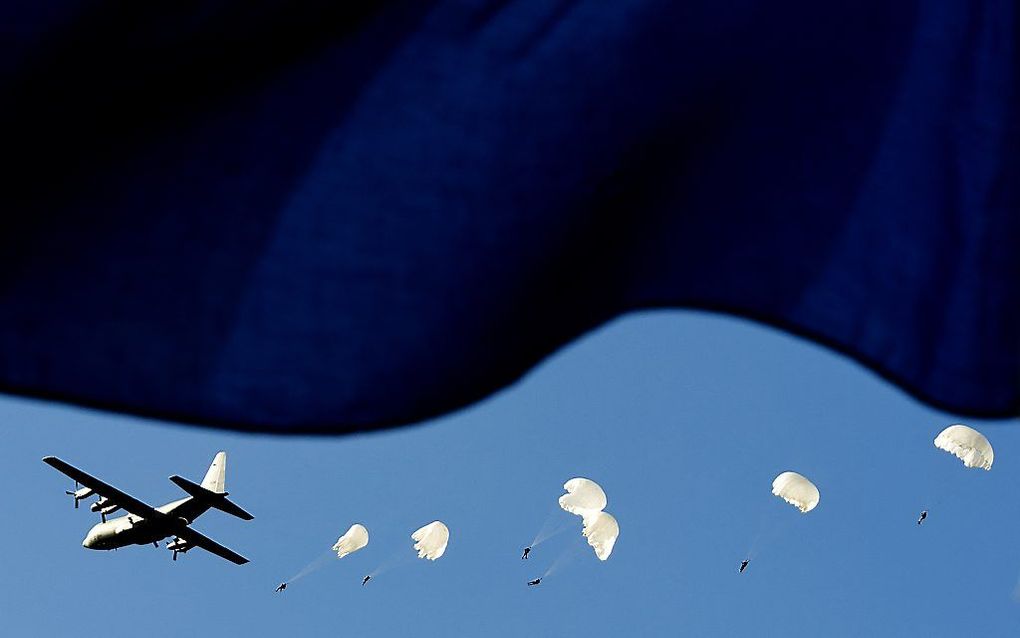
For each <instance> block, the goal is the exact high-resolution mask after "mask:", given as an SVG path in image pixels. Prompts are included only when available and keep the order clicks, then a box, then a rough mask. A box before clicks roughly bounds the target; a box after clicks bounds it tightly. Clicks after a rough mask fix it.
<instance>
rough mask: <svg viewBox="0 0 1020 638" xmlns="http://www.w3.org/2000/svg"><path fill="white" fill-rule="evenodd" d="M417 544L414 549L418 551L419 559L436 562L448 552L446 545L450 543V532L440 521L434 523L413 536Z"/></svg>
mask: <svg viewBox="0 0 1020 638" xmlns="http://www.w3.org/2000/svg"><path fill="white" fill-rule="evenodd" d="M411 538H412V539H414V540H415V541H416V542H415V544H414V548H415V549H416V550H418V558H426V559H428V560H436V559H437V558H439V557H440V556H442V555H443V553H444V552H445V551H446V545H447V543H449V542H450V530H449V528H448V527H446V525H444V524H443V523H442V522H440V521H432V522H431V523H429V524H428V525H426V526H425V527H422V528H420V529H418V530H417V531H415V533H414V534H411Z"/></svg>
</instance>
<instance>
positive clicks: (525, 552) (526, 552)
mask: <svg viewBox="0 0 1020 638" xmlns="http://www.w3.org/2000/svg"><path fill="white" fill-rule="evenodd" d="M530 553H531V548H530V547H525V548H524V555H523V556H521V560H528V554H530Z"/></svg>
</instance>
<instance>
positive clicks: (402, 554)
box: [366, 547, 416, 578]
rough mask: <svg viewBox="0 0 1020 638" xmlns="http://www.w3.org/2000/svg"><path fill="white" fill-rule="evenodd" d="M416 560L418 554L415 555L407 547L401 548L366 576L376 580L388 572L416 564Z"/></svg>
mask: <svg viewBox="0 0 1020 638" xmlns="http://www.w3.org/2000/svg"><path fill="white" fill-rule="evenodd" d="M415 558H416V554H415V553H414V550H412V549H409V548H406V547H401V548H400V549H398V550H395V551H394V552H393V553H392V554H390V555H389V557H388V558H387V559H386V560H384V561H383V562H381V563H379V565H378V567H376V568H375V569H373V570H372V571H370V572H369V573H368V574H366V575H367V576H371V577H372V578H375V577H376V576H378V575H380V574H384V573H386V572H388V571H391V570H394V569H397V568H398V567H404V566H406V565H409V564H411V563H412V562H414V559H415Z"/></svg>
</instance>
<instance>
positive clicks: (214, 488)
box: [43, 452, 254, 565]
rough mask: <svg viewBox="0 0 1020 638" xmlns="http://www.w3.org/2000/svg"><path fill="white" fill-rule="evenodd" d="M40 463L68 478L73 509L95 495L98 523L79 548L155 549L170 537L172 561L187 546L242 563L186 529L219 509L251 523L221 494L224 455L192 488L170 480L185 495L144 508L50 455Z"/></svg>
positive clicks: (180, 480) (248, 516)
mask: <svg viewBox="0 0 1020 638" xmlns="http://www.w3.org/2000/svg"><path fill="white" fill-rule="evenodd" d="M43 462H44V463H46V464H48V465H51V466H53V467H55V468H56V469H58V470H60V471H61V472H63V473H64V474H66V475H68V476H69V477H71V478H72V479H74V487H75V490H74V491H73V492H71V491H68V492H67V493H68V494H69V495H71V496H73V497H74V506H75V508H77V507H78V502H79V501H81V500H82V499H86V498H89V497H90V496H92V495H93V494H96V495H98V496H99V500H98V501H96V502H95V503H93V504H92V507H91V510H92V511H93V512H99V515H100V516H101V517H102V519H103V520H102V522H101V523H98V524H97V525H95V526H94V527H93V528H92V529H90V530H89V533H88V535H87V536H86V537H85V540H84V541H83V542H82V547H85V548H87V549H117V548H118V547H126V546H128V545H147V544H149V543H152V544H153V545H154V546H156V547H159V541H161V540H163V539H164V538H167V537H173V538H171V540H170V541H168V542H167V545H166V548H167V549H169V550H170V551H172V552H173V559H174V560H177V554H178V553H179V552H180V553H184V552H186V551H188V550H189V549H191V548H192V547H201V548H202V549H204V550H206V551H209V552H212V553H213V554H216V555H217V556H220V557H222V558H225V559H227V560H229V561H231V562H233V563H236V564H238V565H243V564H245V563H247V562H248V559H247V558H245V557H244V556H241V555H239V554H237V553H235V552H233V551H231V550H229V549H227V548H226V547H224V546H223V545H220V544H219V543H217V542H216V541H214V540H212V539H211V538H209V537H208V536H203V535H202V534H199V533H198V532H196V531H195V530H193V529H191V528H190V527H188V526H189V525H191V523H192V522H193V521H194V520H195V519H196V518H198V517H199V516H201V515H202V514H204V513H205V512H206V511H207V510H208V509H209V508H215V509H218V510H221V511H223V512H226V513H228V514H232V515H234V516H236V517H238V518H241V519H244V520H246V521H250V520H251V519H253V518H254V517H253V516H252V515H251V514H249V513H248V512H246V511H244V510H243V509H241V508H240V507H238V506H237V505H235V504H234V503H233V502H231V501H230V500H228V499H227V492H226V491H224V487H225V485H226V472H227V453H226V452H220V453H218V454H217V455H216V457H215V458H214V459H213V462H212V465H210V466H209V471H207V472H206V474H205V479H203V480H202V484H201V485H197V484H195V483H192V482H191V481H189V480H188V479H186V478H183V477H180V476H177V475H176V474H175V475H173V476H171V477H170V480H171V481H172V482H173V483H174V484H175V485H177V486H178V487H180V488H181V489H183V490H184V491H185V492H187V493H188V494H190V496H188V497H187V498H183V499H180V500H177V501H173V502H171V503H167V504H166V505H162V506H160V507H152V506H151V505H146V504H145V503H143V502H142V501H139V500H138V499H137V498H135V497H133V496H131V495H129V494H126V493H124V492H122V491H120V490H118V489H117V488H115V487H113V486H111V485H109V484H107V483H104V482H103V481H100V480H99V479H97V478H96V477H94V476H91V475H89V474H86V473H85V472H83V471H81V470H79V469H78V468H76V467H74V466H73V465H70V464H68V463H65V462H64V461H61V460H60V459H58V458H57V457H55V456H47V457H45V458H43ZM82 486H84V487H82ZM118 509H120V510H124V511H125V512H127V514H126V515H124V516H119V517H117V518H113V519H110V520H106V515H107V514H109V513H111V512H114V511H116V510H118Z"/></svg>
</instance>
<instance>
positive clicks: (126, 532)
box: [81, 496, 209, 550]
mask: <svg viewBox="0 0 1020 638" xmlns="http://www.w3.org/2000/svg"><path fill="white" fill-rule="evenodd" d="M208 509H209V507H208V506H207V505H205V504H203V503H199V502H198V501H196V500H195V499H194V498H192V497H190V496H189V497H188V498H182V499H180V500H177V501H172V502H170V503H167V504H166V505H163V506H160V507H157V508H156V510H157V511H159V512H161V513H163V514H169V515H172V516H173V517H174V518H173V519H172V520H174V521H176V522H179V521H180V519H184V521H185V524H190V523H192V522H193V521H194V520H195V519H196V518H198V517H199V516H201V515H202V514H204V513H205V512H206V511H208ZM173 534H174V532H173V529H171V527H170V526H169V525H168V524H167V523H166V522H165V521H160V520H149V519H144V518H142V517H140V516H135V515H134V514H126V515H124V516H118V517H117V518H111V519H110V520H108V521H106V522H105V523H98V524H96V525H93V526H92V529H90V530H89V533H88V534H86V536H85V539H84V540H83V541H82V543H81V545H82V547H84V548H86V549H104V550H106V549H117V548H118V547H127V546H128V545H148V544H150V543H155V542H158V541H161V540H163V539H164V538H167V537H169V536H173Z"/></svg>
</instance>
